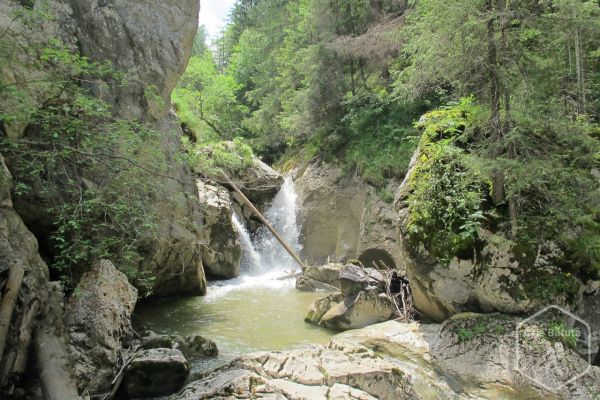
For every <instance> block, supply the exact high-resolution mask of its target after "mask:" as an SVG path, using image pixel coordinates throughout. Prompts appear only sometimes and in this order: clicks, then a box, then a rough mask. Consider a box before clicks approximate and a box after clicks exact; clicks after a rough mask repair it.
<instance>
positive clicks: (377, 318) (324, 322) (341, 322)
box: [319, 289, 396, 331]
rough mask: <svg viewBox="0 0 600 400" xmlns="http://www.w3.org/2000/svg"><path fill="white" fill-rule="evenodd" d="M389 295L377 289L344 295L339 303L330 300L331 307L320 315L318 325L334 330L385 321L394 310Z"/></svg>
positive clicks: (361, 326) (355, 327) (356, 327)
mask: <svg viewBox="0 0 600 400" xmlns="http://www.w3.org/2000/svg"><path fill="white" fill-rule="evenodd" d="M395 311H396V310H395V308H394V304H393V303H392V300H391V299H390V298H389V296H388V295H387V294H385V293H381V292H380V291H379V290H377V289H369V290H365V291H360V292H358V293H356V294H354V295H350V296H346V297H345V298H344V300H343V301H341V302H339V303H335V302H332V303H331V308H330V309H329V310H328V311H327V312H326V313H325V315H323V317H321V320H320V321H319V325H321V326H324V327H326V328H329V329H333V330H336V331H345V330H348V329H358V328H364V327H365V326H369V325H373V324H376V323H379V322H383V321H387V320H388V319H390V318H391V317H392V316H393V315H394V312H395Z"/></svg>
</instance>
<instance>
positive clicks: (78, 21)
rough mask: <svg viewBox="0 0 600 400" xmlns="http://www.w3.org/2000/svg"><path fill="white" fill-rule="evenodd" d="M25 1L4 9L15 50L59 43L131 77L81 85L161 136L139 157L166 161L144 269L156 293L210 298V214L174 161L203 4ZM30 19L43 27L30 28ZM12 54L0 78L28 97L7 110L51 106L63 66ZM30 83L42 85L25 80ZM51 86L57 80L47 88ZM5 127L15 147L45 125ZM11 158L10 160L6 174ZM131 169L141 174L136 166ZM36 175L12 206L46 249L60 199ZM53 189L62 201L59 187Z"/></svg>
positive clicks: (2, 23)
mask: <svg viewBox="0 0 600 400" xmlns="http://www.w3.org/2000/svg"><path fill="white" fill-rule="evenodd" d="M21 3H23V2H19V1H13V0H9V1H7V2H4V3H3V4H2V5H1V6H0V32H5V33H8V34H9V35H8V37H9V38H10V39H7V40H8V45H7V46H8V47H10V48H15V49H22V48H28V47H27V46H29V47H30V48H43V47H45V46H48V45H52V42H49V40H50V41H52V40H55V39H56V40H59V41H60V42H61V44H62V46H64V48H65V49H67V50H68V51H69V52H72V53H73V54H78V55H79V56H80V57H83V58H82V59H83V60H90V62H98V63H109V64H110V65H112V68H114V70H115V71H117V72H118V73H119V74H121V75H123V76H125V77H126V78H125V81H126V84H123V81H117V80H115V79H111V78H103V77H99V78H98V79H82V80H81V81H80V82H79V84H80V85H82V86H84V87H88V88H89V89H91V91H92V93H94V94H95V95H96V96H97V97H99V98H101V99H102V100H103V101H105V102H106V103H107V104H108V105H110V106H111V111H112V113H113V115H114V116H115V117H116V118H120V119H123V120H126V121H135V122H136V123H138V122H139V123H143V124H145V125H146V126H148V127H149V128H151V129H153V130H155V131H156V132H158V133H159V137H158V138H157V140H156V141H154V142H153V144H152V148H147V149H144V148H142V149H140V150H139V151H138V153H141V154H145V153H146V152H147V153H149V154H152V152H155V154H156V157H157V158H159V159H160V160H161V163H160V164H159V165H160V168H159V170H156V171H153V172H154V174H152V176H148V181H151V183H152V185H154V186H155V187H156V188H157V193H155V194H154V195H152V196H148V198H147V199H146V200H145V202H146V207H148V209H149V210H152V212H154V213H155V214H156V216H157V221H156V235H154V237H155V239H152V240H150V241H148V242H147V243H145V244H144V246H142V247H140V248H139V249H138V250H139V252H140V255H141V256H142V262H141V263H140V265H139V270H140V272H142V273H144V272H148V273H150V274H152V275H153V276H154V277H155V278H156V279H155V281H154V283H153V287H152V292H153V294H154V295H156V296H169V295H174V294H186V293H187V294H203V293H204V292H205V287H206V283H205V276H204V271H203V266H202V245H203V244H202V241H203V236H202V227H203V224H204V222H203V219H204V215H203V211H202V210H201V207H200V205H199V204H198V201H197V196H196V185H195V179H194V177H193V174H192V173H191V171H190V170H189V169H188V168H187V167H186V166H184V165H183V164H182V163H180V162H178V160H177V153H178V151H179V148H180V137H181V135H182V134H183V133H182V130H181V127H180V124H179V121H178V119H177V117H176V116H175V115H173V114H171V113H170V112H169V110H170V95H171V91H172V90H173V88H174V87H175V85H176V83H177V81H178V80H179V77H180V76H181V74H182V73H183V71H184V70H185V68H186V66H187V62H188V60H189V57H190V52H191V46H192V41H193V38H194V36H195V33H196V30H197V25H198V13H199V7H200V5H199V1H197V0H177V1H162V0H149V1H142V2H130V1H126V0H110V1H105V0H100V1H98V0H84V1H79V0H49V1H47V2H46V1H45V2H32V3H33V7H32V8H31V9H28V8H26V7H25V8H24V7H23V6H22V4H21ZM22 15H25V16H27V18H24V17H22ZM28 18H29V19H28ZM34 18H37V19H35V20H34ZM32 20H34V21H42V22H41V23H31V21H32ZM15 52H16V55H15V58H14V60H16V61H17V62H11V63H0V77H2V79H3V81H5V82H8V83H11V84H13V85H15V86H16V87H18V88H19V90H20V92H23V95H22V98H23V99H22V101H20V102H16V101H13V100H14V99H11V98H4V99H2V100H0V109H2V110H5V111H8V112H11V111H13V112H14V110H15V109H17V108H18V107H19V106H21V107H23V106H24V105H26V106H27V109H29V110H35V109H36V107H46V105H47V103H48V102H49V101H51V100H52V99H53V98H56V92H55V88H53V87H52V84H54V85H55V86H56V83H55V82H56V81H57V79H60V76H65V79H67V78H69V77H70V75H67V72H68V71H64V68H61V65H60V63H58V62H54V64H52V62H53V61H52V59H50V62H46V63H45V64H44V63H40V62H39V60H38V59H39V54H36V52H35V51H30V52H27V51H22V52H20V51H19V50H16V51H15ZM52 66H55V68H53V67H52ZM61 74H62V75H61ZM57 77H58V78H57ZM50 78H52V79H50ZM30 81H34V82H37V83H36V84H28V83H25V82H30ZM45 81H48V82H50V83H49V84H44V82H45ZM52 96H54V97H52ZM52 101H55V100H52ZM32 112H35V111H32ZM1 128H2V129H1V131H2V133H3V136H8V137H9V138H11V139H13V140H15V139H19V138H22V137H24V136H26V137H28V138H29V137H35V135H36V134H38V133H37V132H39V127H35V129H32V127H31V126H29V121H28V119H27V115H22V118H20V119H16V120H14V121H13V120H10V121H8V120H7V121H6V122H5V123H4V122H3V124H2V127H1ZM156 147H158V148H156ZM7 157H8V156H7ZM14 161H15V160H11V159H10V157H9V158H8V159H7V164H8V165H9V168H12V165H13V164H14ZM130 168H136V167H135V166H134V165H133V164H132V165H131V166H130ZM82 171H83V170H82ZM68 172H69V176H70V177H71V178H69V179H73V180H75V181H80V182H81V185H80V186H81V187H83V188H86V187H94V185H97V184H98V183H97V182H96V181H95V179H94V177H93V176H86V175H85V172H79V171H77V170H75V171H68ZM34 178H35V185H32V186H34V191H33V193H31V194H29V195H28V196H23V197H21V198H19V199H15V209H16V210H17V212H18V213H19V214H20V215H21V216H22V218H23V220H24V222H25V224H26V225H27V226H28V227H29V228H30V229H31V230H32V231H33V233H34V234H35V235H36V236H37V237H38V239H40V240H41V241H42V242H46V241H47V240H48V235H49V232H51V231H52V229H53V221H54V216H53V215H48V213H47V211H46V210H47V209H48V205H49V204H53V203H54V202H55V200H56V199H55V198H54V197H53V196H56V194H48V193H47V192H48V191H47V190H46V191H44V189H45V188H47V187H48V186H50V183H49V182H47V181H45V174H43V173H42V174H40V175H38V176H35V177H34ZM55 192H58V193H59V194H60V187H59V188H57V190H56V191H55ZM50 256H51V254H50Z"/></svg>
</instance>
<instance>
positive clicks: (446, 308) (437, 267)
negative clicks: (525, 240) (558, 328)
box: [396, 151, 566, 322]
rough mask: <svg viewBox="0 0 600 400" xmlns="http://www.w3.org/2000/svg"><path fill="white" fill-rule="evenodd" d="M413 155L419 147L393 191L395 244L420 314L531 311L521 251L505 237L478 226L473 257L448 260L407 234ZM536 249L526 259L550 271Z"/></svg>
mask: <svg viewBox="0 0 600 400" xmlns="http://www.w3.org/2000/svg"><path fill="white" fill-rule="evenodd" d="M418 159H419V151H417V152H416V153H415V155H414V157H413V159H412V161H411V167H410V169H409V172H408V174H407V176H406V177H405V179H404V181H403V182H402V184H401V185H400V188H399V190H398V193H397V195H396V208H397V210H398V222H397V223H398V240H399V243H400V246H399V248H400V253H401V255H402V259H403V263H404V266H405V268H406V273H407V276H408V279H409V281H410V284H411V289H412V294H413V297H414V303H415V306H416V308H417V309H418V310H419V311H420V312H421V313H422V314H423V315H425V316H427V317H429V318H431V319H433V320H435V321H440V322H441V321H444V320H445V319H447V318H448V317H450V316H452V315H455V314H457V313H461V312H466V311H476V312H477V311H484V312H493V311H499V312H503V313H514V314H518V313H531V312H534V311H537V310H538V309H539V308H540V307H541V306H542V304H543V300H542V299H541V298H534V297H531V296H528V294H527V293H528V291H527V290H526V288H525V287H524V285H523V282H524V279H523V277H522V272H523V267H522V262H521V261H520V260H521V259H523V254H522V252H523V251H522V249H519V246H517V244H516V243H514V242H513V241H511V240H510V239H509V238H507V237H505V236H503V235H500V234H495V233H493V232H490V231H487V230H484V229H481V230H480V232H479V235H478V236H479V244H478V246H480V250H479V252H478V255H477V257H473V258H468V259H464V258H459V257H454V258H452V259H450V260H441V259H438V258H436V257H435V256H433V255H432V254H431V253H430V252H429V251H428V250H427V248H426V246H425V244H423V243H415V242H414V241H412V240H411V239H410V237H409V234H408V226H409V224H410V207H409V201H408V199H409V196H410V194H411V180H412V177H413V175H414V174H415V171H416V166H417V163H418ZM549 247H552V246H549ZM538 253H539V254H538V255H537V256H536V257H535V258H536V259H535V260H533V261H527V262H528V263H531V264H532V265H533V266H536V267H540V268H541V269H545V270H548V271H552V266H551V265H548V261H547V260H546V259H545V257H547V254H546V251H544V252H542V251H540V252H538ZM553 302H554V303H555V304H565V303H566V297H565V296H561V297H556V298H554V299H553Z"/></svg>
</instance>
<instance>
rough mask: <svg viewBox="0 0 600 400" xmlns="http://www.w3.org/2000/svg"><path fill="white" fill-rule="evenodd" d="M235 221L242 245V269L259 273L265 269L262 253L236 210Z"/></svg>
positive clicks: (233, 217) (251, 272) (245, 271)
mask: <svg viewBox="0 0 600 400" xmlns="http://www.w3.org/2000/svg"><path fill="white" fill-rule="evenodd" d="M231 220H232V221H233V225H234V226H235V227H236V229H237V231H238V239H239V240H240V243H241V245H242V261H241V271H242V273H249V274H258V273H260V272H261V271H263V265H262V260H261V257H260V254H258V252H257V251H256V249H255V248H254V244H253V243H252V240H251V239H250V234H249V233H248V230H247V229H246V227H245V226H244V224H242V222H241V221H240V217H239V216H238V215H237V213H236V212H235V211H234V212H233V216H232V217H231Z"/></svg>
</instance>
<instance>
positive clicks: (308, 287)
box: [296, 276, 339, 292]
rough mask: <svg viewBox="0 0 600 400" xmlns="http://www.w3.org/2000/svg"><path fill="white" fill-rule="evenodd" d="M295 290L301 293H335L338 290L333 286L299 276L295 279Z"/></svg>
mask: <svg viewBox="0 0 600 400" xmlns="http://www.w3.org/2000/svg"><path fill="white" fill-rule="evenodd" d="M296 289H298V290H299V291H301V292H337V291H338V290H339V288H337V287H335V286H331V285H329V284H327V283H325V282H321V281H318V280H315V279H313V278H309V277H307V276H300V277H298V278H297V279H296Z"/></svg>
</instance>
